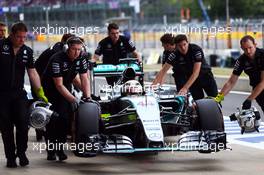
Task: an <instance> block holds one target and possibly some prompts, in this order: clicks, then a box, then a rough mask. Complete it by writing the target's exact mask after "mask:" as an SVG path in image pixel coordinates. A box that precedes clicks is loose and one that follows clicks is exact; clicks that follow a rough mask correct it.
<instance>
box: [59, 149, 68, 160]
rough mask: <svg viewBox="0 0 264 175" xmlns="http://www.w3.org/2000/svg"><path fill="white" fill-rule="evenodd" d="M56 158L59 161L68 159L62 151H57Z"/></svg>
mask: <svg viewBox="0 0 264 175" xmlns="http://www.w3.org/2000/svg"><path fill="white" fill-rule="evenodd" d="M57 156H58V157H59V160H60V161H63V160H66V159H68V157H67V155H66V154H65V153H64V151H58V152H57Z"/></svg>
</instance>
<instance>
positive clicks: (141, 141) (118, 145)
mask: <svg viewBox="0 0 264 175" xmlns="http://www.w3.org/2000/svg"><path fill="white" fill-rule="evenodd" d="M90 70H91V73H90V76H91V81H92V83H91V84H92V89H93V91H95V83H94V82H95V81H96V77H98V76H104V77H113V76H116V77H119V80H118V82H117V84H116V85H115V86H114V87H109V86H106V87H104V88H101V89H100V92H101V93H100V94H101V96H100V97H97V98H95V99H96V100H90V101H87V102H84V103H82V104H81V105H80V107H79V110H78V112H77V115H76V125H75V126H76V131H75V138H76V139H75V142H76V143H77V144H82V145H85V144H86V143H92V144H93V147H89V148H87V149H85V151H83V150H84V149H83V148H84V146H83V147H82V148H80V149H79V150H76V151H75V154H76V155H77V156H82V157H89V156H95V155H97V154H99V153H114V154H117V153H136V152H159V151H199V152H201V153H210V152H214V151H220V150H224V149H226V134H225V132H224V123H223V115H222V113H221V109H220V108H219V105H218V104H217V103H216V102H215V101H214V100H212V99H210V98H207V99H201V100H197V101H194V100H193V99H192V96H191V95H190V94H188V95H186V96H180V95H177V93H176V91H175V90H173V89H171V88H168V87H153V86H146V85H144V81H143V77H144V72H143V66H142V64H141V63H140V64H139V63H137V62H136V61H135V60H133V59H122V60H121V62H120V64H118V65H105V64H98V65H96V66H95V65H93V64H91V68H90ZM102 94H103V95H102ZM166 136H177V137H173V138H175V139H174V140H173V143H168V142H166V141H165V140H166V139H165V137H166ZM80 150H82V151H80Z"/></svg>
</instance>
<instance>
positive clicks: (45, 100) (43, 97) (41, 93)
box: [35, 86, 49, 103]
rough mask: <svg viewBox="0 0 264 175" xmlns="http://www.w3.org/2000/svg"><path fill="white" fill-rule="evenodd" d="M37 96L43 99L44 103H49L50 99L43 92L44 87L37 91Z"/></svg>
mask: <svg viewBox="0 0 264 175" xmlns="http://www.w3.org/2000/svg"><path fill="white" fill-rule="evenodd" d="M35 94H36V96H37V97H38V98H39V99H41V100H42V101H44V102H45V103H48V102H49V101H48V98H47V97H46V96H45V94H44V91H43V87H42V86H41V87H40V88H39V89H37V90H35Z"/></svg>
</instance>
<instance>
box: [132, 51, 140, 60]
mask: <svg viewBox="0 0 264 175" xmlns="http://www.w3.org/2000/svg"><path fill="white" fill-rule="evenodd" d="M132 55H133V57H135V58H136V59H137V60H138V62H142V59H141V57H140V54H139V53H138V52H137V51H136V50H135V51H133V52H132Z"/></svg>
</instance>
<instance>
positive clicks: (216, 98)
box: [214, 93, 225, 103]
mask: <svg viewBox="0 0 264 175" xmlns="http://www.w3.org/2000/svg"><path fill="white" fill-rule="evenodd" d="M224 99H225V96H224V94H223V93H218V94H217V96H216V97H215V98H214V100H215V101H216V102H217V103H221V101H223V100H224Z"/></svg>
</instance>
